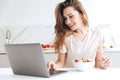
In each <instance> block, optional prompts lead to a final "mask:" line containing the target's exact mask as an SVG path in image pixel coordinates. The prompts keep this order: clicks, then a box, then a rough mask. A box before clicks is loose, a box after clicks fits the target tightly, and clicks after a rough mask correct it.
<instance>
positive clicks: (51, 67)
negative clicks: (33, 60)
mask: <svg viewBox="0 0 120 80" xmlns="http://www.w3.org/2000/svg"><path fill="white" fill-rule="evenodd" d="M47 65H48V70H49V71H53V70H55V63H54V62H52V61H51V62H48V64H47Z"/></svg>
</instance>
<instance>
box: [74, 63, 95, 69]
mask: <svg viewBox="0 0 120 80" xmlns="http://www.w3.org/2000/svg"><path fill="white" fill-rule="evenodd" d="M73 66H74V67H75V68H76V69H77V70H79V71H89V70H91V69H92V68H93V67H94V62H82V61H79V62H75V61H73Z"/></svg>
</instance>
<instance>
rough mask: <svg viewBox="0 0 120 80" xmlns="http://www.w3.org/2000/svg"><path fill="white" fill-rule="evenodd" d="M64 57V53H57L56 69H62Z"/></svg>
mask: <svg viewBox="0 0 120 80" xmlns="http://www.w3.org/2000/svg"><path fill="white" fill-rule="evenodd" d="M65 57H66V54H65V53H59V54H58V59H57V61H56V63H55V64H56V68H60V67H63V66H64V63H65Z"/></svg>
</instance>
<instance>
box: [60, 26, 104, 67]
mask: <svg viewBox="0 0 120 80" xmlns="http://www.w3.org/2000/svg"><path fill="white" fill-rule="evenodd" d="M66 43H67V46H63V49H62V50H61V53H66V52H67V58H66V62H65V67H73V65H72V61H73V60H74V59H81V58H82V57H83V58H90V59H92V60H93V61H95V55H96V50H97V48H98V46H99V45H101V44H102V43H103V35H102V33H101V31H100V30H98V29H97V28H89V29H88V33H87V35H86V37H85V38H84V40H82V41H81V42H80V41H79V42H78V41H76V40H75V39H74V38H73V35H70V36H69V37H67V40H66Z"/></svg>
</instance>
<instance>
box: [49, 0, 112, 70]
mask: <svg viewBox="0 0 120 80" xmlns="http://www.w3.org/2000/svg"><path fill="white" fill-rule="evenodd" d="M55 16H56V25H55V33H56V36H55V41H54V46H55V52H56V53H58V60H57V61H56V62H55V63H53V62H50V63H49V64H48V66H49V69H50V70H54V69H55V68H59V67H73V65H72V61H73V60H75V59H81V58H85V59H86V60H87V59H91V60H93V61H94V62H95V67H97V68H102V69H106V68H108V67H109V66H110V64H111V61H110V59H109V58H108V57H103V51H102V50H103V49H102V44H103V42H104V41H103V36H102V34H101V32H100V31H99V30H98V29H95V28H90V27H89V22H88V16H87V14H86V11H85V9H84V7H83V6H82V4H81V3H80V2H79V1H78V0H65V1H64V2H61V3H59V4H58V5H57V7H56V10H55Z"/></svg>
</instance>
